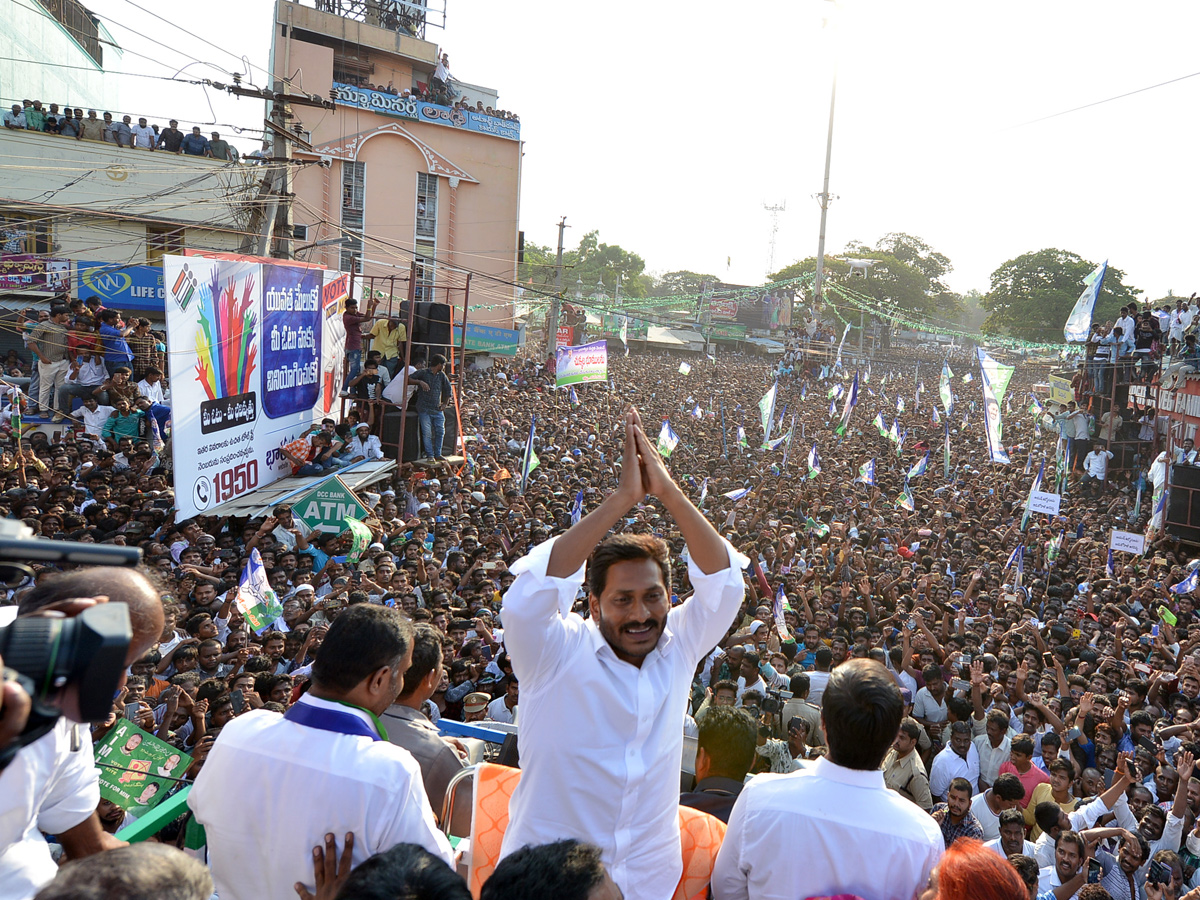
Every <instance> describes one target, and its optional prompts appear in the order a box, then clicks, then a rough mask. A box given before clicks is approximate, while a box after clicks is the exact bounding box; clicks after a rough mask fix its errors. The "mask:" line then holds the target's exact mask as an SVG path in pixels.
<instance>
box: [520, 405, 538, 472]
mask: <svg viewBox="0 0 1200 900" xmlns="http://www.w3.org/2000/svg"><path fill="white" fill-rule="evenodd" d="M535 427H537V416H534V417H533V420H532V421H531V422H530V423H529V437H528V438H526V440H525V454H524V456H523V457H522V459H521V490H525V489H526V488H527V487H528V486H529V476H530V475H531V474H532V473H533V470H534V469H536V468H537V467H538V466H539V465H541V460H539V459H538V455H537V451H535V450H534V449H533V430H534V428H535Z"/></svg>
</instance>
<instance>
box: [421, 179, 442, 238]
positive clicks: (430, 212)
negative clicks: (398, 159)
mask: <svg viewBox="0 0 1200 900" xmlns="http://www.w3.org/2000/svg"><path fill="white" fill-rule="evenodd" d="M437 214H438V179H437V176H436V175H429V174H428V173H426V172H418V173H417V237H418V238H429V239H430V240H431V241H434V242H436V241H437Z"/></svg>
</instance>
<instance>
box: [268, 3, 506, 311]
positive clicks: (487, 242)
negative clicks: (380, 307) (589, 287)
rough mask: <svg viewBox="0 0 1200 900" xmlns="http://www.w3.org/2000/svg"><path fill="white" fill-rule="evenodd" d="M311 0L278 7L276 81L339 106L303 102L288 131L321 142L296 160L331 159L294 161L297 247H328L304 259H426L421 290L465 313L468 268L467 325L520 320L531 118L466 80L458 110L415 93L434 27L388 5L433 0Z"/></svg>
mask: <svg viewBox="0 0 1200 900" xmlns="http://www.w3.org/2000/svg"><path fill="white" fill-rule="evenodd" d="M305 2H306V3H309V2H313V3H315V4H316V5H315V6H310V5H304V4H302V3H297V2H291V0H278V2H277V3H276V21H275V32H274V39H273V45H272V47H273V52H272V66H273V71H274V74H275V77H276V79H277V81H276V84H277V89H278V87H282V88H283V89H284V90H286V91H287V92H289V93H298V92H299V93H305V94H315V95H318V96H320V97H328V98H331V99H332V100H333V101H334V104H335V108H334V110H333V111H329V110H326V109H320V108H314V107H311V106H303V105H299V104H296V105H294V106H293V107H292V112H293V114H294V118H293V119H292V120H291V121H290V124H289V128H290V129H292V130H295V131H296V132H297V133H298V134H299V136H300V137H301V138H302V139H303V141H304V143H307V144H308V145H309V146H311V150H309V149H306V148H303V146H302V145H300V144H297V146H295V147H294V148H293V151H292V152H293V156H294V157H295V158H296V159H298V160H309V161H318V162H319V163H320V164H319V165H304V166H297V167H296V169H295V172H294V174H293V178H292V182H291V184H290V186H289V187H290V190H291V191H292V192H293V193H294V194H295V200H294V202H293V205H292V218H293V222H294V224H295V225H297V226H302V227H301V228H300V230H299V232H298V237H297V241H296V245H297V247H298V248H299V247H303V246H304V245H308V244H322V245H323V246H317V247H312V248H311V249H307V250H305V249H298V250H297V256H298V257H299V258H301V259H305V260H308V261H311V262H319V263H322V264H324V265H326V266H328V267H330V268H336V269H341V270H343V271H349V270H350V269H351V266H352V265H353V267H354V268H355V270H356V271H357V272H359V273H362V274H364V275H366V276H377V277H379V278H386V277H388V276H397V278H398V279H399V278H401V277H406V276H407V274H408V270H409V265H410V263H411V262H412V260H413V259H414V257H415V259H416V261H417V264H418V278H417V286H416V294H417V299H419V300H436V301H439V302H450V303H452V304H454V305H456V306H458V308H459V310H461V308H462V290H463V287H464V285H465V282H466V273H467V272H471V273H473V274H472V278H471V289H470V290H471V296H470V307H471V308H470V311H469V320H468V321H469V322H470V323H474V324H476V325H480V326H492V327H499V328H512V327H513V317H514V310H515V303H516V300H517V288H516V282H517V250H518V241H519V232H518V218H519V212H520V188H521V156H522V144H521V135H520V127H521V126H520V122H519V121H517V120H515V119H514V118H512V117H511V116H510V115H509V114H506V113H501V112H500V111H499V110H498V109H495V108H494V106H495V104H496V100H497V98H496V93H495V92H494V91H490V90H488V89H486V88H472V87H471V86H463V85H461V84H458V85H457V87H458V88H459V90H458V91H456V97H457V98H458V99H459V100H460V101H461V102H460V104H458V105H442V104H436V103H433V102H430V101H429V100H418V99H414V98H413V96H412V95H407V96H406V95H405V91H406V90H407V91H414V92H425V91H427V90H428V89H429V88H430V87H431V85H432V83H433V82H432V79H433V74H434V71H435V69H436V66H437V62H438V58H439V50H438V47H437V45H436V44H433V43H431V42H429V41H426V40H423V39H421V37H420V35H422V34H423V33H424V28H423V22H422V23H421V27H419V28H415V29H414V28H413V27H412V22H411V17H408V18H407V19H406V23H405V24H404V25H401V24H398V21H397V19H396V16H395V15H394V14H393V13H394V12H395V11H392V12H391V13H389V12H388V10H390V9H391V7H396V9H397V10H400V11H407V12H412V11H416V12H418V13H420V12H421V10H422V8H423V4H418V3H415V2H414V3H404V2H401V3H395V2H391V3H389V2H388V0H357V2H353V3H347V2H346V0H305ZM472 95H474V96H472ZM468 103H469V104H470V107H471V109H470V110H469V111H468V110H466V109H465V108H464V106H465V104H468ZM488 108H492V112H491V113H490V114H489V113H488V111H487V110H488ZM477 110H478V111H477ZM339 239H340V240H341V241H342V243H341V244H340V245H337V244H332V243H327V242H333V241H336V240H339ZM397 283H398V282H397ZM402 291H403V288H401V287H397V293H401V292H402ZM457 315H458V314H456V316H457Z"/></svg>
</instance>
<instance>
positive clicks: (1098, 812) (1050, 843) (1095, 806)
mask: <svg viewBox="0 0 1200 900" xmlns="http://www.w3.org/2000/svg"><path fill="white" fill-rule="evenodd" d="M1122 808H1123V811H1124V815H1123V814H1122ZM1107 812H1115V813H1116V814H1117V825H1118V826H1119V827H1121V828H1126V827H1128V826H1127V825H1126V824H1125V823H1126V822H1128V821H1129V819H1130V818H1131V817H1132V813H1131V812H1130V811H1129V804H1128V803H1127V802H1126V800H1125V797H1124V796H1121V797H1119V798H1117V802H1116V803H1114V804H1113V805H1112V807H1111V808H1109V807H1107V806H1105V805H1104V801H1103V800H1101V799H1100V798H1099V797H1097V798H1096V799H1095V800H1093V801H1092V802H1091V803H1088V804H1087V805H1086V806H1081V807H1079V808H1078V809H1076V810H1075V811H1073V812H1069V813H1067V819H1068V821H1070V823H1071V830H1072V831H1085V830H1087V829H1088V828H1091V827H1092V826H1093V825H1095V824H1096V820H1097V819H1099V818H1100V817H1101V816H1102V815H1104V814H1105V813H1107ZM1131 830H1132V829H1131ZM1175 846H1176V847H1178V846H1179V842H1178V840H1177V841H1176V842H1175ZM1033 847H1034V852H1033V854H1032V856H1033V858H1034V859H1036V860H1037V863H1038V865H1039V866H1041V867H1042V868H1045V867H1046V866H1050V867H1051V868H1053V866H1054V838H1052V837H1050V832H1048V831H1043V832H1042V833H1041V834H1040V835H1039V836H1038V839H1037V840H1036V841H1035V842H1034V845H1033ZM1150 852H1151V854H1153V853H1154V852H1156V851H1155V850H1154V848H1153V847H1151V849H1150Z"/></svg>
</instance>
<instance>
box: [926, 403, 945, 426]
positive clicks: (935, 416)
mask: <svg viewBox="0 0 1200 900" xmlns="http://www.w3.org/2000/svg"><path fill="white" fill-rule="evenodd" d="M929 408H930V409H932V410H933V415H932V416H931V417H930V420H931V421H932V422H933V424H934V425H940V424H941V423H942V419H941V416H939V415H938V411H937V407H936V406H931V407H929Z"/></svg>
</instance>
